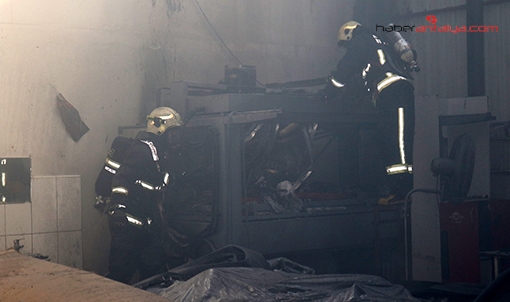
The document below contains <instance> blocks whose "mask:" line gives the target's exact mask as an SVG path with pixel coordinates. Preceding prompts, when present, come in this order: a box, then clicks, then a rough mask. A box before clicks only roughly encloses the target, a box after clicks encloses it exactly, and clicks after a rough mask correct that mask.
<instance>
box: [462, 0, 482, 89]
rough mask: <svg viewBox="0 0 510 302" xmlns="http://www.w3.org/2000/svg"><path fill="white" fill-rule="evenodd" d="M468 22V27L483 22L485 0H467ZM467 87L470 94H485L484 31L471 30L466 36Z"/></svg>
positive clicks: (475, 26)
mask: <svg viewBox="0 0 510 302" xmlns="http://www.w3.org/2000/svg"><path fill="white" fill-rule="evenodd" d="M466 22H467V26H468V29H470V28H471V26H473V29H476V28H477V27H478V26H482V25H484V24H483V0H466ZM466 44H467V45H466V46H467V47H466V49H467V81H468V83H467V86H468V87H467V89H468V96H483V95H485V51H484V47H485V44H484V33H483V32H469V30H468V33H467V37H466Z"/></svg>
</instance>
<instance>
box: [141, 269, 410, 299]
mask: <svg viewBox="0 0 510 302" xmlns="http://www.w3.org/2000/svg"><path fill="white" fill-rule="evenodd" d="M149 291H151V292H154V293H157V294H158V295H160V296H162V297H164V298H166V299H168V300H170V301H182V302H184V301H186V302H190V301H204V302H205V301H261V302H262V301H264V302H267V301H324V302H325V301H328V302H344V301H345V302H347V301H374V302H379V301H394V302H407V301H408V302H419V301H420V300H418V299H415V298H414V297H413V296H412V295H411V293H410V292H409V291H408V290H407V289H405V288H404V287H403V286H400V285H395V284H392V283H390V282H389V281H387V280H385V279H383V278H381V277H377V276H372V275H356V274H345V275H344V274H330V275H306V274H295V273H287V272H282V271H272V270H267V269H261V268H250V267H220V268H211V269H208V270H205V271H203V272H201V273H199V274H197V275H195V276H194V277H192V278H190V279H188V280H187V281H176V282H175V283H173V284H172V285H170V286H169V287H167V288H159V289H158V288H151V289H149Z"/></svg>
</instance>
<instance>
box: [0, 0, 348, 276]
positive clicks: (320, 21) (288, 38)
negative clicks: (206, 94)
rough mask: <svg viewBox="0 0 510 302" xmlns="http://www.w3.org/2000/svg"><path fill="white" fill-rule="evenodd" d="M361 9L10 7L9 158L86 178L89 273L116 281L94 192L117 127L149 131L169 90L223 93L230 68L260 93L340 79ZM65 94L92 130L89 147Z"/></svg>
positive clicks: (232, 0) (6, 73)
mask: <svg viewBox="0 0 510 302" xmlns="http://www.w3.org/2000/svg"><path fill="white" fill-rule="evenodd" d="M352 2H353V1H352V0H344V1H316V0H280V1H271V0H260V1H250V0H242V1H240V0H221V1H220V0H208V1H205V0H202V1H196V0H193V1H192V0H108V1H104V0H88V1H83V0H69V1H57V0H39V1H28V0H0V87H1V89H0V102H1V105H2V109H1V111H0V129H2V134H1V135H0V155H1V156H3V157H27V156H29V157H31V159H32V176H33V177H37V176H51V175H79V176H80V177H81V203H82V209H81V210H82V211H81V212H82V231H83V233H82V235H83V237H82V240H83V268H84V269H86V270H91V271H95V272H98V273H104V272H105V270H106V269H105V267H106V263H107V253H108V248H109V233H108V229H107V225H106V218H105V217H104V216H102V215H101V214H100V213H98V212H97V211H96V210H94V209H93V207H92V205H93V203H94V190H93V184H94V180H95V177H96V175H97V173H98V172H99V170H100V168H101V166H102V162H103V160H104V156H105V154H106V151H107V149H108V148H109V145H110V144H111V142H112V140H113V138H114V137H115V136H116V133H117V127H118V126H125V125H134V124H136V123H137V122H139V121H141V120H142V117H143V116H144V115H145V113H146V112H147V111H148V110H150V109H152V108H151V106H152V105H153V104H154V103H155V101H156V99H157V96H158V90H159V88H162V87H165V86H167V85H168V84H169V83H171V82H173V81H180V80H183V81H194V82H204V83H217V82H218V81H220V80H222V79H223V76H224V66H225V65H228V64H239V63H242V64H246V65H255V66H257V75H258V80H259V82H260V83H268V82H278V81H290V80H301V79H309V78H315V77H319V76H325V75H328V74H329V72H330V70H332V69H334V67H335V65H336V62H337V60H338V59H339V58H340V55H341V53H340V52H338V50H337V48H336V45H335V42H336V41H335V39H336V32H337V30H338V28H339V27H340V25H341V24H343V23H344V22H346V21H348V20H349V19H350V18H351V16H352V7H353V3H352ZM211 24H212V27H211ZM213 28H214V29H213ZM217 34H219V36H220V37H221V39H220V38H219V37H218V36H217ZM222 41H223V42H222ZM223 43H225V44H226V45H227V46H228V48H227V47H225V45H224V44H223ZM229 51H231V52H232V53H233V54H234V55H232V54H230V52H229ZM58 93H61V94H62V95H63V96H64V97H65V98H66V99H67V100H68V101H69V102H70V103H71V104H72V105H73V106H74V107H75V108H76V109H77V110H78V111H79V113H80V116H81V118H82V120H83V121H84V122H85V123H86V124H87V126H88V127H89V128H90V130H89V131H88V132H87V133H86V134H85V135H84V136H83V137H82V138H81V139H80V140H79V141H77V142H76V141H74V140H72V139H71V137H70V136H69V134H68V133H66V130H65V127H64V125H63V123H62V120H61V118H60V117H59V113H58V110H57V106H56V96H57V94H58ZM48 202H53V201H48ZM11 206H13V205H9V204H6V205H5V212H6V213H7V212H9V209H7V208H8V207H11ZM32 210H33V209H32ZM37 215H38V213H37V212H33V211H32V217H34V216H37ZM1 224H5V222H3V221H0V225H1Z"/></svg>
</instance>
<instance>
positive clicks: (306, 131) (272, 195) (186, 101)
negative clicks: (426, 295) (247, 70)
mask: <svg viewBox="0 0 510 302" xmlns="http://www.w3.org/2000/svg"><path fill="white" fill-rule="evenodd" d="M158 106H170V107H172V108H174V109H176V110H177V111H178V112H180V113H181V115H182V116H186V118H185V120H186V122H187V124H186V127H185V130H184V133H183V136H182V146H181V148H180V149H179V150H174V151H171V152H174V153H173V154H171V156H169V158H170V159H171V163H170V165H169V166H170V167H172V169H174V171H173V172H174V173H173V174H174V175H176V178H175V185H174V186H173V187H172V189H170V190H168V191H167V193H166V195H167V203H166V206H167V209H168V210H167V211H166V213H168V214H167V215H168V221H170V222H171V227H172V228H173V229H175V230H176V231H178V232H180V233H181V234H184V235H185V236H186V238H183V244H190V245H192V246H196V247H197V248H196V249H193V252H196V250H204V251H205V250H207V248H210V249H215V248H220V247H223V246H226V245H228V244H235V245H240V246H244V247H246V248H249V249H252V250H256V251H258V252H260V253H262V254H263V255H265V256H268V257H269V256H276V255H289V254H296V253H314V252H317V251H324V250H331V251H332V250H337V251H338V250H360V249H361V250H364V251H365V252H366V253H368V256H367V258H366V259H364V260H365V261H366V260H367V259H369V262H370V264H364V265H365V266H367V265H368V266H371V267H370V268H369V269H367V270H366V272H367V273H368V272H370V273H374V274H379V275H384V273H383V272H382V270H384V269H386V270H395V266H394V265H389V264H388V261H390V258H391V256H390V255H389V254H392V253H394V252H395V251H400V250H399V249H398V248H397V249H395V246H397V247H399V246H402V245H401V244H400V241H401V240H402V238H403V236H402V234H403V230H402V225H403V223H402V219H401V218H402V216H401V207H400V206H380V205H377V201H376V199H375V198H369V196H368V193H367V191H369V190H365V189H367V188H368V189H369V188H370V185H371V183H373V179H372V177H373V175H374V174H373V170H374V169H373V163H374V162H375V161H376V159H377V156H376V154H375V151H374V148H373V147H372V146H370V142H371V140H370V139H368V137H369V136H370V133H371V129H372V126H373V125H374V122H375V121H376V117H375V114H374V113H373V112H370V111H367V110H364V109H360V107H357V108H350V109H348V108H346V107H345V104H341V103H326V102H324V100H322V99H319V98H318V97H317V95H316V94H315V93H309V92H306V91H303V90H299V89H297V90H285V91H281V90H276V91H266V90H265V89H262V90H260V89H258V88H254V87H252V89H248V90H246V89H235V88H232V87H229V86H228V85H221V84H220V85H209V84H200V83H190V82H176V83H172V84H171V85H170V87H168V88H165V89H162V90H161V98H160V103H159V104H158ZM133 129H136V127H120V128H119V132H120V134H121V135H123V134H127V133H128V132H129V131H132V130H133ZM140 130H141V129H140ZM402 251H403V247H402ZM359 259H360V261H362V260H361V257H360V258H359ZM400 259H402V257H400ZM351 261H352V260H349V261H346V262H351ZM305 264H306V263H305ZM376 265H378V267H376ZM358 267H361V266H358ZM384 267H385V268H384ZM357 272H359V271H357Z"/></svg>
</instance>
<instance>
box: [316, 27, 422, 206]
mask: <svg viewBox="0 0 510 302" xmlns="http://www.w3.org/2000/svg"><path fill="white" fill-rule="evenodd" d="M337 41H338V46H340V47H345V48H346V49H347V52H346V53H345V55H344V56H343V57H342V59H341V60H340V61H339V62H338V65H337V69H336V71H335V72H334V73H333V74H332V76H331V78H330V79H329V82H328V84H327V85H326V87H325V88H324V89H323V90H322V91H321V93H322V96H323V97H324V98H326V99H332V98H333V99H334V98H335V97H337V96H338V95H340V93H341V92H342V91H344V90H345V89H346V88H351V89H352V88H354V89H352V90H354V91H359V90H362V91H363V92H365V93H367V94H370V95H371V98H372V102H373V104H374V106H375V109H376V111H377V112H378V114H379V115H380V117H381V118H380V121H381V122H380V123H379V124H378V125H377V127H376V131H377V135H375V139H376V140H377V143H378V145H379V146H380V152H381V159H382V163H381V164H382V165H383V167H381V169H380V170H381V171H382V172H381V174H383V173H384V176H383V177H382V179H383V184H382V185H380V186H379V187H378V188H377V190H378V193H379V195H380V197H382V199H380V202H387V201H388V200H391V199H393V201H397V200H398V199H403V198H404V197H405V195H406V194H407V193H408V192H409V191H410V190H412V188H413V178H412V162H413V144H414V124H415V109H414V87H413V84H412V77H411V76H410V75H409V73H408V72H407V71H405V70H404V69H402V68H399V66H400V65H399V64H398V62H396V60H395V57H394V56H393V54H392V53H390V52H391V51H393V50H392V49H391V48H390V47H391V46H388V45H387V44H386V43H384V41H382V40H381V39H380V38H379V37H378V36H377V35H375V34H374V33H372V32H371V31H370V30H368V29H367V28H364V27H363V26H362V25H361V24H360V23H358V22H356V21H349V22H347V23H345V24H344V25H342V27H340V30H339V31H338V36H337ZM352 86H355V87H352ZM352 90H349V91H352Z"/></svg>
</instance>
